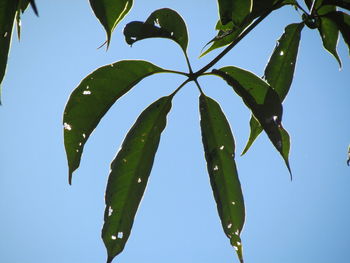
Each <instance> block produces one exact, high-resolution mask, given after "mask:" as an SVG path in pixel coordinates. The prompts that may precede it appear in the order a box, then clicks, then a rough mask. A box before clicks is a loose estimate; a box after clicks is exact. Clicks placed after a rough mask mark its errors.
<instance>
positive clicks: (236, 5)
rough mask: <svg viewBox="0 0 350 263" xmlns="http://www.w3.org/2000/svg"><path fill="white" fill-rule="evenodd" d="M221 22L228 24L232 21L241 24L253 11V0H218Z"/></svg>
mask: <svg viewBox="0 0 350 263" xmlns="http://www.w3.org/2000/svg"><path fill="white" fill-rule="evenodd" d="M218 5H219V14H220V21H221V24H223V25H226V24H227V23H229V22H230V21H232V22H233V24H234V25H237V26H240V25H241V23H242V22H243V20H244V19H245V18H246V17H247V16H248V15H249V14H250V12H251V11H252V5H253V1H252V0H236V1H232V0H218Z"/></svg>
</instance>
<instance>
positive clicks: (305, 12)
mask: <svg viewBox="0 0 350 263" xmlns="http://www.w3.org/2000/svg"><path fill="white" fill-rule="evenodd" d="M296 3H297V4H296V7H298V8H299V9H300V10H301V11H303V13H304V14H306V15H309V13H308V12H307V11H306V10H305V9H304V8H303V7H302V6H301V5H300V4H299V3H298V2H296Z"/></svg>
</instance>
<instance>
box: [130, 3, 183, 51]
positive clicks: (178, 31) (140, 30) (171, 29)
mask: <svg viewBox="0 0 350 263" xmlns="http://www.w3.org/2000/svg"><path fill="white" fill-rule="evenodd" d="M124 36H125V41H126V42H127V43H128V44H129V45H132V44H133V43H135V42H136V41H139V40H142V39H145V38H153V37H161V38H169V39H171V40H174V41H175V42H176V43H178V44H179V45H180V47H181V48H182V50H183V52H184V53H186V49H187V45H188V35H187V28H186V24H185V22H184V20H183V19H182V17H181V16H180V15H179V14H178V13H177V12H175V11H174V10H172V9H169V8H163V9H159V10H156V11H154V12H153V13H152V14H151V15H150V16H149V17H148V18H147V20H146V22H144V23H143V22H139V21H134V22H131V23H129V24H127V25H126V27H125V29H124Z"/></svg>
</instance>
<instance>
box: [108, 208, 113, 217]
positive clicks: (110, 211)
mask: <svg viewBox="0 0 350 263" xmlns="http://www.w3.org/2000/svg"><path fill="white" fill-rule="evenodd" d="M112 214H113V209H112V207H111V206H110V207H108V216H111V215H112Z"/></svg>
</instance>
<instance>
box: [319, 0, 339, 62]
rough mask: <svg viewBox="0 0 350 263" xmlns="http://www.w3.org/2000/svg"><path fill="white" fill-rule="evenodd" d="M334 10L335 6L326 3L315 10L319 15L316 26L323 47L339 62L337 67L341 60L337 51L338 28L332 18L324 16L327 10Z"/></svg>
mask: <svg viewBox="0 0 350 263" xmlns="http://www.w3.org/2000/svg"><path fill="white" fill-rule="evenodd" d="M335 10H336V7H335V6H329V5H327V6H323V7H321V8H320V9H319V10H318V11H317V13H318V15H319V16H320V26H319V28H318V31H319V33H320V36H321V39H322V43H323V47H324V48H325V49H326V50H327V51H328V52H329V53H331V54H332V55H333V56H334V58H335V59H336V60H337V61H338V63H339V67H341V66H342V64H341V60H340V58H339V55H338V53H337V44H338V37H339V29H338V27H337V25H336V23H334V21H333V20H332V19H329V18H328V17H327V16H324V15H326V14H327V13H329V12H334V11H335Z"/></svg>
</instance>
